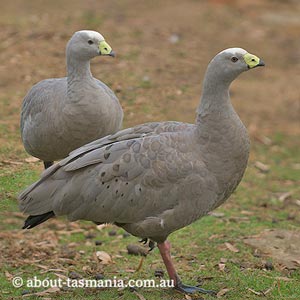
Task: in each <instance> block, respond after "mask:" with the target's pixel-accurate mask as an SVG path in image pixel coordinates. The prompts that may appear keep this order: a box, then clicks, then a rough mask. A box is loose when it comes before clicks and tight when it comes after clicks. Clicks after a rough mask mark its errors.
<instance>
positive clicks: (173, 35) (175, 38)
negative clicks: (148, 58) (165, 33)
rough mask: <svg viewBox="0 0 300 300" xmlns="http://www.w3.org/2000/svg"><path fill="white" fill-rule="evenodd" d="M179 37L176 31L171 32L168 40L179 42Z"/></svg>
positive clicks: (172, 42)
mask: <svg viewBox="0 0 300 300" xmlns="http://www.w3.org/2000/svg"><path fill="white" fill-rule="evenodd" d="M179 40H180V38H179V35H178V34H176V33H173V34H172V35H171V36H170V37H169V42H170V43H171V44H177V43H178V42H179Z"/></svg>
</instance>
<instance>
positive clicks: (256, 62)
mask: <svg viewBox="0 0 300 300" xmlns="http://www.w3.org/2000/svg"><path fill="white" fill-rule="evenodd" d="M243 57H244V60H245V63H246V64H247V66H248V69H253V68H256V67H263V66H264V65H265V63H264V61H263V60H262V59H260V58H259V57H257V56H256V55H253V54H250V53H246V54H245V55H244V56H243Z"/></svg>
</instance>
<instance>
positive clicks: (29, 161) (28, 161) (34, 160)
mask: <svg viewBox="0 0 300 300" xmlns="http://www.w3.org/2000/svg"><path fill="white" fill-rule="evenodd" d="M24 161H25V162H27V163H35V162H38V161H40V159H39V158H37V157H33V156H32V157H27V158H25V159H24Z"/></svg>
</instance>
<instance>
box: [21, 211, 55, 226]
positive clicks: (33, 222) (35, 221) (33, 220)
mask: <svg viewBox="0 0 300 300" xmlns="http://www.w3.org/2000/svg"><path fill="white" fill-rule="evenodd" d="M53 217H55V214H54V212H53V211H49V212H47V213H45V214H42V215H37V216H29V217H28V218H27V219H26V220H25V223H24V226H23V227H22V229H31V228H33V227H35V226H37V225H39V224H41V223H44V222H45V221H47V220H48V219H50V218H53Z"/></svg>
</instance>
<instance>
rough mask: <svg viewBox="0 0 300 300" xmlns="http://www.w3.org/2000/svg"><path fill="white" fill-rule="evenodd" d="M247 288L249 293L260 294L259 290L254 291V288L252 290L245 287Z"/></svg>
mask: <svg viewBox="0 0 300 300" xmlns="http://www.w3.org/2000/svg"><path fill="white" fill-rule="evenodd" d="M247 290H248V291H250V292H251V293H253V294H255V295H257V296H261V295H262V293H261V292H257V291H255V290H253V289H250V288H247Z"/></svg>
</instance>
